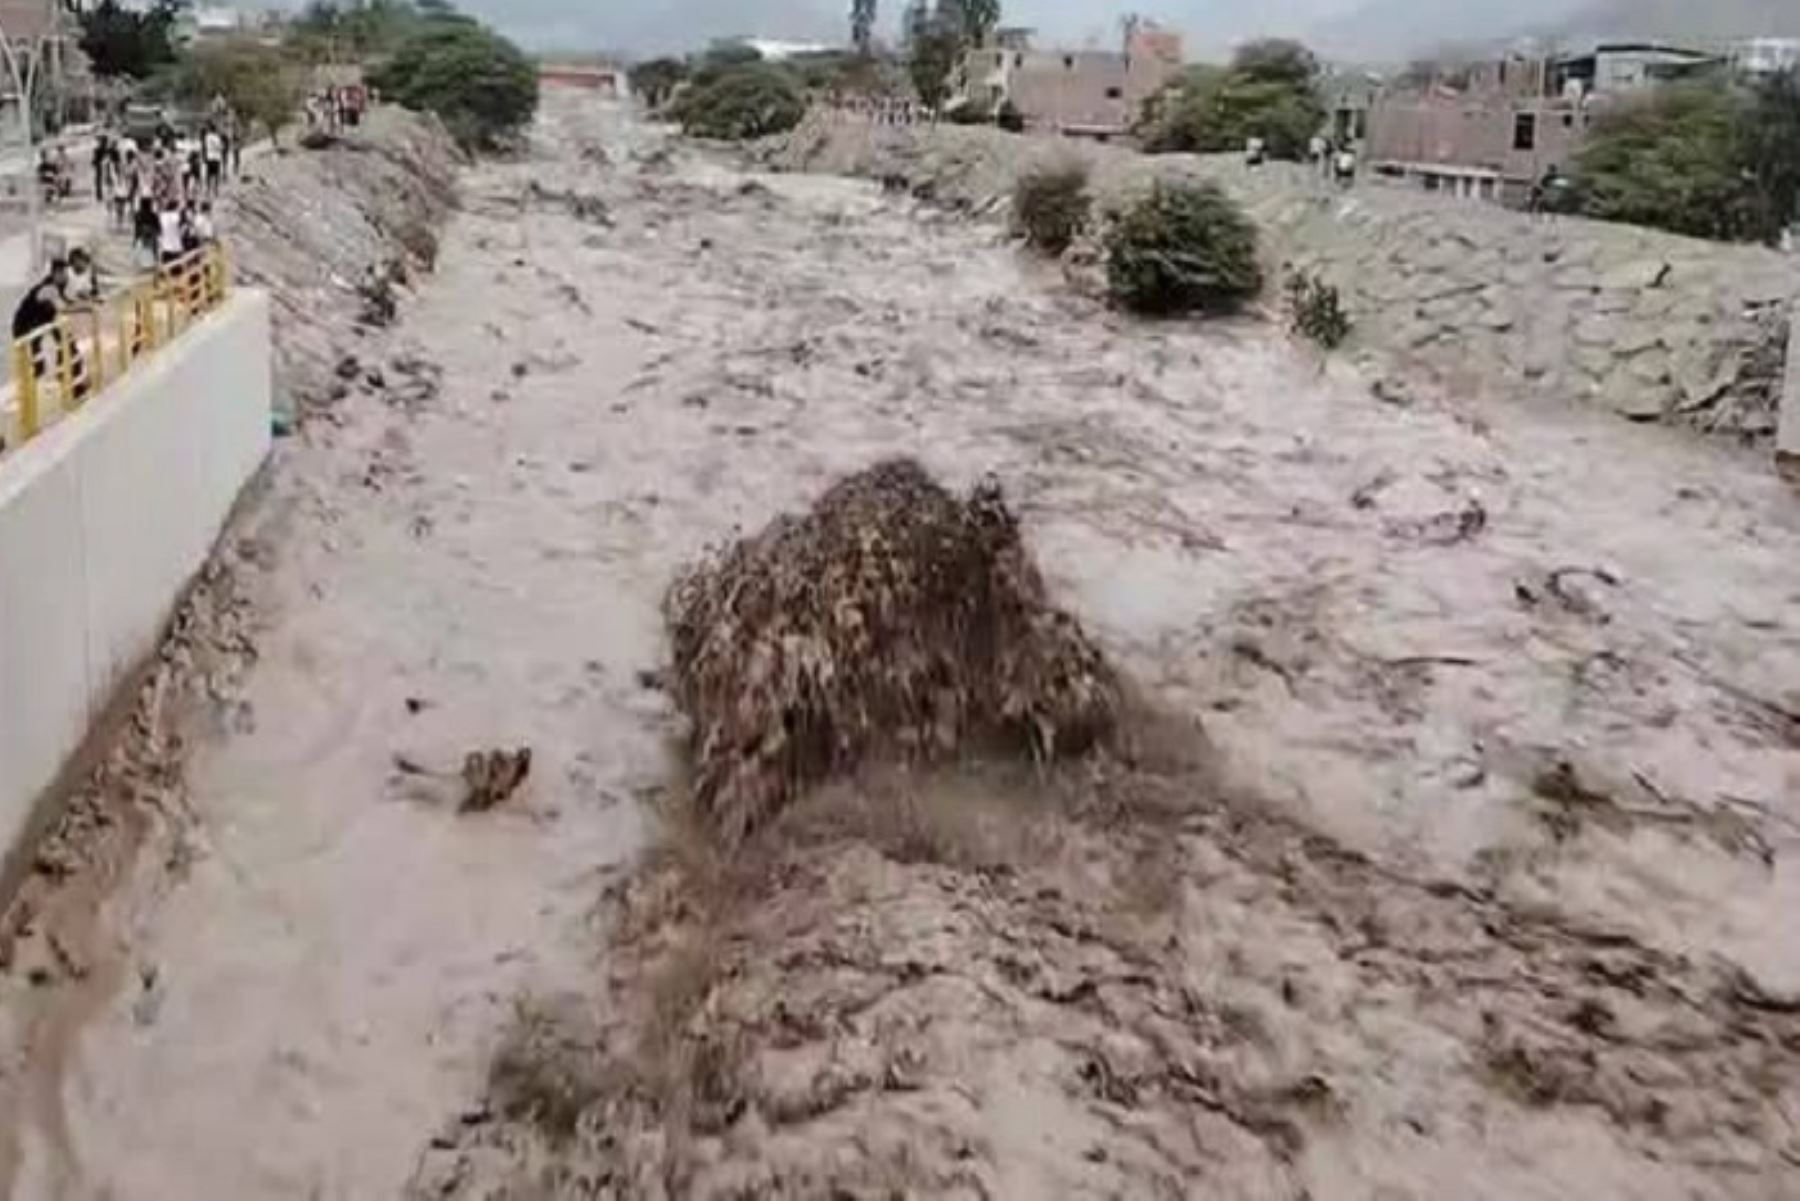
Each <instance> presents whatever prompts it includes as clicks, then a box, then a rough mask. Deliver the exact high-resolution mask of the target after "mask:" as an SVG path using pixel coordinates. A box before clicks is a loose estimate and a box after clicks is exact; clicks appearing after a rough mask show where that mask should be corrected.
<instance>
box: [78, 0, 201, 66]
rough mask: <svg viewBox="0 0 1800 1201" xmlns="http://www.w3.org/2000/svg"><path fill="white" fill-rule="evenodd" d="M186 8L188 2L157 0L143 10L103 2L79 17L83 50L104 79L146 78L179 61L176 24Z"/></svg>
mask: <svg viewBox="0 0 1800 1201" xmlns="http://www.w3.org/2000/svg"><path fill="white" fill-rule="evenodd" d="M186 7H187V0H155V3H153V4H151V5H150V6H149V7H148V8H144V9H141V10H140V9H136V8H127V7H125V5H123V4H121V3H120V2H119V0H100V2H99V3H98V4H96V5H94V6H93V7H92V8H89V9H86V10H85V11H82V12H81V13H80V14H79V18H78V19H79V20H80V22H81V39H80V45H81V51H82V53H83V54H85V55H87V57H88V61H89V62H90V63H91V64H92V65H93V69H94V74H96V75H98V76H100V77H102V78H105V79H114V78H118V77H120V76H127V77H130V78H132V79H144V78H146V77H148V76H149V75H150V74H151V73H152V72H153V71H155V70H156V69H157V68H158V67H161V66H163V65H164V64H167V63H170V62H173V61H174V60H175V37H174V34H175V22H176V21H177V20H178V19H179V18H180V16H181V14H182V11H183V10H184V9H185V8H186Z"/></svg>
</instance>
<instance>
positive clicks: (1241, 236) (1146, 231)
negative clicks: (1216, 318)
mask: <svg viewBox="0 0 1800 1201" xmlns="http://www.w3.org/2000/svg"><path fill="white" fill-rule="evenodd" d="M1106 278H1107V285H1108V287H1109V288H1110V290H1111V292H1112V294H1113V298H1114V299H1115V300H1117V301H1118V302H1119V303H1120V304H1122V305H1124V306H1125V307H1126V308H1129V309H1132V310H1134V311H1136V312H1140V313H1151V314H1172V313H1187V312H1203V313H1227V312H1231V311H1233V310H1234V309H1236V308H1238V307H1239V306H1240V305H1242V304H1243V303H1244V302H1245V301H1246V300H1249V299H1251V298H1252V297H1254V296H1255V295H1256V294H1257V293H1258V292H1260V291H1262V283H1263V279H1262V268H1261V266H1260V265H1259V264H1258V263H1257V261H1256V226H1255V225H1253V224H1251V221H1250V219H1249V218H1248V217H1246V216H1245V215H1244V212H1243V210H1242V209H1240V208H1239V207H1238V206H1237V205H1236V204H1235V203H1233V202H1232V200H1231V199H1230V198H1229V197H1227V196H1226V195H1225V193H1223V192H1221V191H1220V190H1219V188H1218V187H1217V185H1215V184H1211V183H1198V184H1161V183H1159V184H1157V185H1156V187H1155V188H1154V189H1153V190H1152V191H1151V192H1150V193H1149V195H1147V196H1145V197H1144V198H1143V199H1141V200H1139V201H1138V202H1137V203H1136V204H1134V205H1132V206H1131V207H1129V208H1127V209H1126V210H1125V211H1124V212H1122V213H1119V214H1117V215H1116V216H1115V217H1114V219H1113V223H1112V227H1111V228H1110V229H1109V230H1108V231H1107V234H1106Z"/></svg>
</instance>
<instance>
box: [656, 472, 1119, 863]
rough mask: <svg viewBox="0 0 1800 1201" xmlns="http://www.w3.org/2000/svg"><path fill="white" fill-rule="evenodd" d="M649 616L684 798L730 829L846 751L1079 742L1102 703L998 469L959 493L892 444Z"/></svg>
mask: <svg viewBox="0 0 1800 1201" xmlns="http://www.w3.org/2000/svg"><path fill="white" fill-rule="evenodd" d="M665 616H666V617H667V620H668V623H669V626H670V629H671V632H672V640H673V643H674V654H675V662H674V673H673V684H674V691H675V696H676V699H677V701H678V703H679V704H680V706H681V708H682V709H683V711H684V712H685V713H686V714H687V715H688V717H689V718H690V719H691V721H692V723H693V733H692V739H693V748H694V752H695V759H696V767H697V777H696V779H695V782H694V798H695V802H696V805H697V808H698V809H699V811H700V812H701V813H703V814H705V815H706V816H707V817H708V818H709V819H710V821H711V823H712V825H713V826H714V827H715V829H716V830H717V831H718V833H719V834H720V835H721V836H722V837H724V838H725V839H726V840H727V841H730V842H735V841H737V840H739V839H741V838H742V837H743V836H744V835H746V834H748V833H749V832H750V831H751V830H753V829H754V828H756V826H757V825H759V824H760V823H761V822H762V821H763V820H764V819H766V818H767V817H769V816H770V815H771V814H773V813H774V812H775V811H776V810H778V809H780V808H781V807H782V806H783V805H784V804H786V803H787V802H788V801H790V800H792V799H793V798H794V797H795V795H796V794H798V793H799V792H800V791H802V790H803V789H804V788H805V787H806V786H807V785H809V784H812V783H816V782H819V781H821V780H824V779H827V778H829V777H831V776H834V775H838V774H840V773H843V772H847V771H850V770H852V769H854V768H855V767H856V766H857V765H858V764H859V763H861V762H862V761H863V760H864V759H867V758H871V757H892V758H899V759H902V760H912V761H928V760H934V759H943V758H947V757H949V756H951V755H952V754H954V753H955V752H956V751H957V750H958V749H959V748H961V747H964V746H968V745H972V744H979V743H985V744H989V745H996V744H997V745H998V746H1001V747H1005V748H1008V749H1012V750H1015V751H1023V752H1025V753H1029V754H1032V755H1035V756H1037V757H1039V758H1045V759H1048V758H1053V757H1057V756H1063V755H1070V754H1080V753H1082V752H1083V751H1085V750H1087V749H1089V748H1090V747H1092V746H1093V745H1094V744H1095V743H1096V742H1098V741H1100V740H1102V739H1104V738H1105V737H1106V736H1107V735H1108V734H1110V732H1111V730H1112V728H1113V725H1114V720H1115V715H1116V713H1117V710H1118V707H1119V687H1118V682H1117V680H1116V678H1115V676H1114V674H1113V672H1112V671H1111V669H1110V668H1109V667H1108V666H1107V664H1106V663H1105V661H1104V660H1103V659H1102V657H1101V654H1100V652H1099V650H1098V649H1097V648H1096V647H1095V646H1094V644H1093V643H1092V642H1091V641H1089V639H1088V637H1087V636H1086V635H1085V634H1084V633H1083V632H1082V630H1081V628H1080V627H1079V626H1078V625H1077V624H1076V622H1075V620H1074V619H1073V618H1071V617H1070V616H1068V615H1067V614H1065V613H1062V612H1060V611H1058V610H1056V609H1054V608H1052V607H1051V606H1050V604H1049V603H1048V601H1047V599H1046V597H1045V590H1044V583H1043V579H1042V577H1041V576H1040V575H1039V574H1038V571H1037V568H1036V566H1035V565H1034V564H1033V562H1032V560H1031V557H1030V555H1029V554H1027V552H1026V550H1025V546H1024V543H1023V542H1022V541H1021V539H1020V537H1019V527H1018V521H1017V519H1016V518H1015V517H1014V516H1013V514H1012V512H1011V511H1010V510H1009V509H1008V508H1007V506H1006V502H1005V500H1004V498H1003V497H1002V495H1001V492H1000V489H999V487H998V485H997V484H993V483H985V484H983V485H981V486H980V487H977V488H976V489H975V490H974V492H973V493H972V494H971V495H970V496H969V498H968V499H967V500H959V499H957V498H956V497H954V496H952V495H951V494H950V493H948V492H946V491H945V490H944V489H943V488H942V487H940V486H939V485H938V484H937V483H935V482H934V481H933V480H932V479H931V478H930V476H928V475H927V474H926V472H925V470H924V469H923V468H922V467H920V466H919V464H918V463H916V462H914V461H912V460H908V459H897V460H892V461H889V462H884V463H880V464H878V465H876V466H874V467H872V468H870V469H868V470H866V471H863V472H860V473H858V474H856V475H853V476H850V477H848V478H846V479H844V480H842V481H840V482H839V483H837V484H836V485H835V486H833V487H832V488H831V489H830V490H829V491H828V492H826V493H825V495H824V496H823V497H822V498H821V499H820V500H819V502H818V503H817V504H816V505H815V506H814V507H813V509H812V511H811V512H810V513H808V514H807V515H805V516H804V517H798V518H796V517H791V516H784V517H780V518H778V519H776V520H775V521H774V522H773V523H771V524H770V525H769V526H768V527H767V528H766V529H764V530H763V531H761V532H760V533H758V534H757V535H755V536H754V537H751V538H748V539H745V540H743V541H740V542H738V543H737V544H736V545H734V546H732V547H731V548H730V549H729V550H727V551H725V552H724V553H723V554H721V555H719V556H717V557H716V558H713V559H711V560H709V561H707V562H705V563H702V564H701V565H699V566H698V567H696V568H694V569H693V570H691V571H690V572H689V573H687V574H686V575H685V576H684V577H683V578H681V579H680V580H678V581H677V583H676V584H675V586H674V587H673V588H672V589H671V590H670V593H669V596H668V598H667V601H666V603H665Z"/></svg>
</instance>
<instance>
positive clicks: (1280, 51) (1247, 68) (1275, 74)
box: [1231, 38, 1319, 89]
mask: <svg viewBox="0 0 1800 1201" xmlns="http://www.w3.org/2000/svg"><path fill="white" fill-rule="evenodd" d="M1231 69H1232V71H1233V72H1234V73H1235V74H1237V75H1239V76H1240V77H1242V78H1244V79H1250V80H1255V81H1257V82H1258V83H1281V84H1286V85H1288V86H1289V87H1292V88H1297V89H1298V88H1310V87H1311V86H1312V83H1313V79H1314V78H1315V77H1316V76H1317V75H1318V74H1319V60H1318V59H1317V58H1316V57H1314V55H1313V52H1312V51H1310V50H1308V49H1307V48H1306V47H1305V46H1303V45H1301V44H1300V43H1299V42H1295V41H1290V40H1289V39H1287V38H1264V39H1262V40H1261V41H1255V42H1247V43H1245V44H1244V45H1243V46H1240V47H1239V48H1238V52H1237V53H1236V54H1235V55H1233V56H1232V59H1231Z"/></svg>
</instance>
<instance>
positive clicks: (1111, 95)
mask: <svg viewBox="0 0 1800 1201" xmlns="http://www.w3.org/2000/svg"><path fill="white" fill-rule="evenodd" d="M1124 95H1125V93H1124V91H1123V90H1121V89H1119V88H1107V89H1106V98H1107V99H1108V100H1119V99H1122V98H1123V97H1124Z"/></svg>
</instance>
